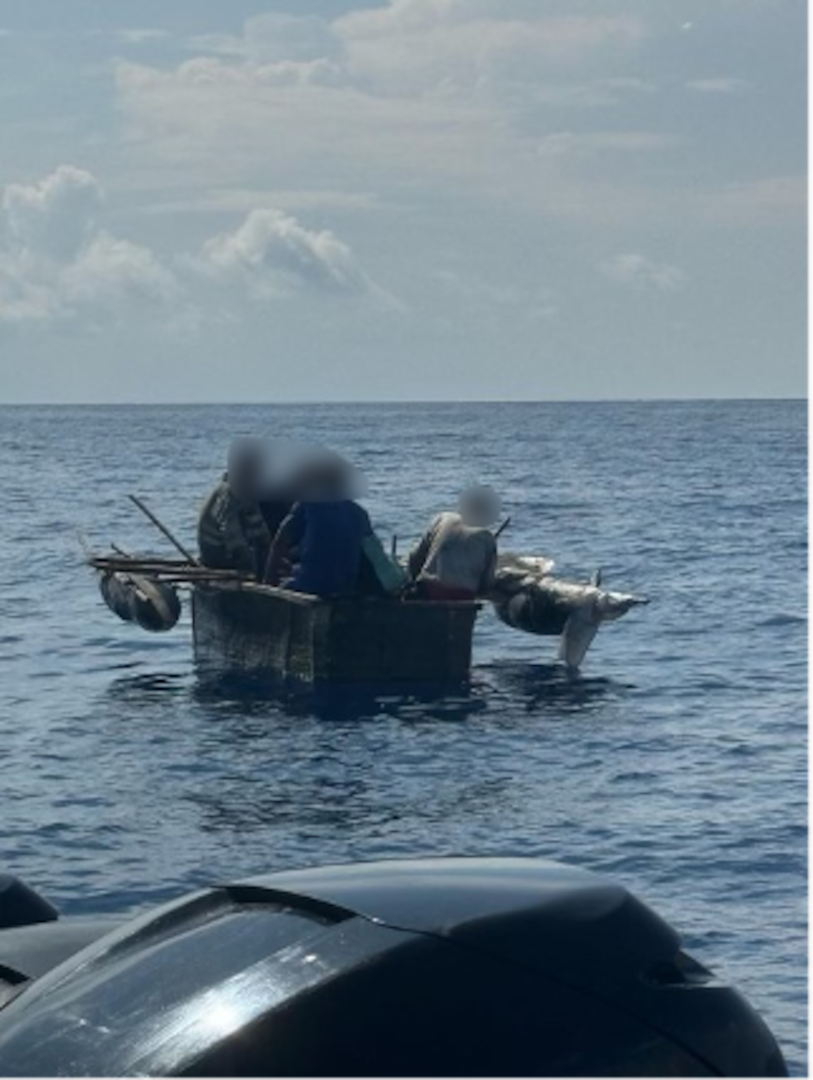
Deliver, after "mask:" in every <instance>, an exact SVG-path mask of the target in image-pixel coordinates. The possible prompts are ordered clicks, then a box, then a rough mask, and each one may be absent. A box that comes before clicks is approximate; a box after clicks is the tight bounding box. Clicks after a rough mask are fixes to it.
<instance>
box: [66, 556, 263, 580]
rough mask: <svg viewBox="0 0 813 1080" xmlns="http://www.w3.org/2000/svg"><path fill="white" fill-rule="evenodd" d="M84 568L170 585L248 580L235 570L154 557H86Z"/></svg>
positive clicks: (183, 560)
mask: <svg viewBox="0 0 813 1080" xmlns="http://www.w3.org/2000/svg"><path fill="white" fill-rule="evenodd" d="M87 563H88V566H92V567H93V569H94V570H99V571H101V572H102V573H115V572H117V571H121V572H123V573H127V574H143V575H144V576H145V577H151V578H156V579H157V580H158V581H166V582H169V583H172V584H183V583H184V582H189V583H190V584H193V583H195V582H198V583H202V582H204V581H247V580H249V577H248V576H247V575H246V574H241V573H240V572H239V571H237V570H215V569H213V568H212V567H210V566H201V564H200V563H197V562H195V563H190V562H188V561H187V560H185V559H162V558H159V557H157V556H154V555H128V554H125V553H122V552H121V551H119V552H114V553H113V554H111V555H95V554H89V555H88V556H87Z"/></svg>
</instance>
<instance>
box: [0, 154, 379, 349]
mask: <svg viewBox="0 0 813 1080" xmlns="http://www.w3.org/2000/svg"><path fill="white" fill-rule="evenodd" d="M103 205H104V192H103V190H102V188H101V186H100V184H99V183H98V181H97V180H96V179H95V178H94V177H93V176H92V175H91V174H90V173H89V172H86V171H85V170H82V169H77V168H75V167H74V166H71V165H61V166H60V167H59V168H58V169H56V171H55V172H53V173H52V174H51V175H49V176H47V177H45V178H44V179H43V180H41V181H40V182H39V183H35V184H28V185H26V184H10V185H9V186H8V187H7V188H6V189H5V192H4V193H3V199H2V203H1V204H0V207H2V217H1V218H0V324H2V323H6V324H18V325H21V324H32V323H44V322H46V321H53V320H65V319H78V318H80V317H81V318H82V319H84V320H85V322H87V323H89V324H93V323H99V322H104V321H105V320H110V319H115V320H118V321H122V320H124V321H126V320H128V319H135V318H139V317H140V316H141V315H143V313H144V311H145V310H146V309H149V310H151V311H152V312H154V313H155V312H158V313H161V314H162V320H161V322H162V325H165V326H168V327H173V326H175V327H187V328H188V327H189V326H199V325H200V324H201V320H203V321H205V319H206V318H211V319H224V318H225V319H228V318H233V317H234V311H235V309H236V308H239V304H240V302H241V299H242V298H246V297H248V298H252V299H261V300H273V299H277V298H280V297H282V296H286V295H290V294H291V293H293V292H298V293H301V294H303V295H307V294H310V295H312V296H313V295H319V294H322V295H334V296H339V297H342V296H343V297H351V296H362V295H368V296H370V297H372V298H373V299H374V300H376V301H377V302H378V303H379V306H381V304H383V305H384V306H385V307H389V308H398V306H399V305H398V302H397V301H396V300H395V299H394V298H393V297H391V296H389V295H388V294H387V293H386V292H385V291H384V290H383V289H381V288H379V287H378V286H377V285H375V284H374V283H373V282H372V281H371V279H370V278H369V277H368V276H367V275H366V273H365V272H364V271H363V269H362V268H361V266H360V264H359V262H358V260H357V259H356V257H355V255H354V254H353V252H352V250H351V248H350V247H349V246H348V245H347V244H346V243H345V242H344V241H342V240H340V239H339V238H338V237H337V236H336V235H335V234H334V233H333V232H331V231H329V230H327V229H322V230H314V229H309V228H307V227H306V226H304V225H302V224H301V223H300V222H299V221H297V219H296V218H295V217H293V216H292V215H291V214H289V213H285V212H284V211H282V210H280V209H278V208H266V209H253V210H251V211H250V212H249V213H248V214H247V216H246V217H245V220H244V221H243V223H242V224H241V225H240V226H239V227H238V228H236V229H235V230H234V231H232V232H225V233H222V234H220V235H218V236H214V237H212V238H211V239H209V240H208V241H206V242H205V243H204V245H203V248H202V252H201V253H200V254H199V255H198V256H190V255H188V254H186V253H184V252H176V253H174V254H172V255H170V256H167V257H166V258H165V259H164V260H162V259H161V258H159V256H158V255H157V254H156V253H155V252H153V251H152V250H151V249H150V248H148V247H145V246H143V245H140V244H136V243H134V242H132V241H131V240H128V239H124V238H122V237H118V236H114V235H113V234H112V233H111V232H109V231H108V230H107V229H105V228H103V227H102V225H101V223H100V221H101V216H102V209H103ZM213 285H216V289H214V290H213V289H212V286H213ZM224 285H226V286H231V289H230V291H229V293H228V295H224V293H223V286H224Z"/></svg>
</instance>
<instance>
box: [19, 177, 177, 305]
mask: <svg viewBox="0 0 813 1080" xmlns="http://www.w3.org/2000/svg"><path fill="white" fill-rule="evenodd" d="M103 203H104V193H103V191H102V188H101V187H100V185H99V183H98V181H97V180H96V179H95V178H94V177H93V176H92V175H91V174H90V173H89V172H86V171H85V170H83V169H77V168H75V167H74V166H72V165H60V166H59V168H58V169H56V170H55V172H53V173H51V175H50V176H46V177H45V178H44V179H43V180H41V181H40V182H39V183H35V184H27V185H26V184H10V185H8V187H6V189H5V191H4V192H3V199H2V228H1V229H0V238H1V239H0V322H6V323H26V322H41V321H43V320H47V319H64V318H69V317H72V316H75V315H77V314H79V313H80V312H84V313H85V314H90V315H92V316H99V315H102V314H104V313H107V314H110V313H113V312H116V311H121V310H126V309H127V308H129V307H131V306H132V305H133V304H136V305H141V304H143V303H145V302H146V303H150V304H155V303H158V304H161V303H164V302H166V301H169V300H174V299H177V297H178V294H179V291H180V289H179V286H178V283H177V281H176V279H175V277H174V275H173V274H172V273H171V271H169V270H168V269H166V268H165V267H163V266H162V265H161V263H160V262H159V260H158V259H157V258H156V256H155V255H154V254H153V253H152V252H151V251H150V250H149V249H147V248H144V247H140V246H139V245H137V244H134V243H131V242H130V241H128V240H122V239H118V238H116V237H114V236H112V235H111V234H110V233H109V232H107V231H105V230H104V229H102V228H101V227H100V225H99V217H100V214H101V210H102V206H103Z"/></svg>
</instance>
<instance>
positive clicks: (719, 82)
mask: <svg viewBox="0 0 813 1080" xmlns="http://www.w3.org/2000/svg"><path fill="white" fill-rule="evenodd" d="M751 85H752V84H751V83H749V82H746V81H745V79H722V78H720V79H693V80H692V81H691V82H687V83H686V88H687V89H688V90H694V91H695V92H696V93H698V94H742V93H744V92H745V91H746V90H748V89H750V87H751Z"/></svg>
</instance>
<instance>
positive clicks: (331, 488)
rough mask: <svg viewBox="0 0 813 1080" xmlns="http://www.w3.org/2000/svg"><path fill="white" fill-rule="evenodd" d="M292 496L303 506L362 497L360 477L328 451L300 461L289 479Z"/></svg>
mask: <svg viewBox="0 0 813 1080" xmlns="http://www.w3.org/2000/svg"><path fill="white" fill-rule="evenodd" d="M292 483H293V489H294V495H295V497H296V498H297V499H301V500H303V501H304V502H339V501H341V500H343V499H355V498H358V497H359V496H360V495H362V494H363V493H364V490H363V487H364V485H363V483H362V480H361V475H360V473H359V472H358V471H357V470H356V469H354V468H353V466H352V465H350V463H349V462H347V461H345V460H344V458H342V457H340V456H339V454H335V453H333V452H332V451H330V450H325V449H324V448H320V449H319V451H318V452H317V453H315V454H312V455H310V456H308V457H303V459H302V460H300V461H299V463H298V464H297V466H296V468H295V469H294V472H293V476H292Z"/></svg>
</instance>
